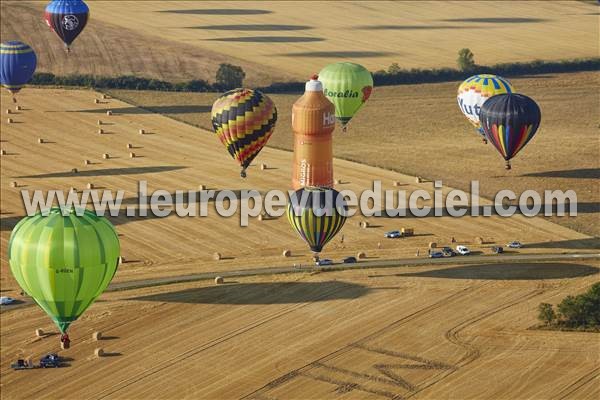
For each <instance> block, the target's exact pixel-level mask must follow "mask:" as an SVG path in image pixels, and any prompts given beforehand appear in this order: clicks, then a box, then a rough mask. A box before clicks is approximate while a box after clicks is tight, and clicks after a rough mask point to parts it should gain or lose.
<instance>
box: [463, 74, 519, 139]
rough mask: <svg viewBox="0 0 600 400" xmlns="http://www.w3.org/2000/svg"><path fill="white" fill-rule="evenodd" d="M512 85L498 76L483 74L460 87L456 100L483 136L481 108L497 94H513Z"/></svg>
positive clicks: (470, 78)
mask: <svg viewBox="0 0 600 400" xmlns="http://www.w3.org/2000/svg"><path fill="white" fill-rule="evenodd" d="M513 92H514V88H513V86H512V84H511V83H510V82H509V81H508V80H507V79H505V78H502V77H501V76H497V75H490V74H481V75H473V76H471V77H469V78H467V79H466V80H465V81H464V82H463V83H461V84H460V86H459V87H458V94H457V95H456V100H457V101H458V107H460V111H461V112H462V113H463V114H464V116H465V117H467V119H468V120H469V122H470V123H471V124H473V126H474V127H475V128H476V129H477V131H478V133H479V134H481V135H483V134H484V133H483V130H482V129H481V125H480V123H479V113H480V111H481V106H483V103H485V101H486V100H487V99H489V98H490V97H492V96H495V95H497V94H504V93H513Z"/></svg>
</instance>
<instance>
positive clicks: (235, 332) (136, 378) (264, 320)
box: [95, 288, 347, 399]
mask: <svg viewBox="0 0 600 400" xmlns="http://www.w3.org/2000/svg"><path fill="white" fill-rule="evenodd" d="M341 290H347V289H345V288H338V289H333V290H329V291H324V292H323V293H322V294H321V295H320V296H319V297H317V298H316V299H315V300H319V299H321V298H325V297H327V296H330V295H332V294H335V293H336V292H339V291H341ZM313 303H314V300H313V301H311V302H305V303H299V304H295V305H293V306H291V307H288V308H286V309H283V310H281V311H280V312H278V313H276V314H273V315H269V316H267V317H264V318H262V319H260V320H258V321H255V322H253V323H250V324H248V325H246V326H244V327H241V328H238V329H235V330H233V331H230V332H228V333H226V334H223V335H221V336H219V337H217V338H215V339H212V340H210V341H208V342H206V343H203V344H201V345H199V346H198V347H195V348H193V349H190V350H187V351H184V352H182V353H180V354H178V355H176V356H173V357H171V358H169V359H167V360H165V361H163V362H161V363H159V364H158V365H155V366H153V367H151V368H149V369H148V370H146V371H144V372H142V373H139V374H137V375H135V376H133V377H131V378H128V379H125V380H123V381H121V382H119V383H118V384H116V385H114V386H113V387H111V388H108V389H105V390H104V391H102V392H100V393H98V394H97V395H96V396H95V398H97V399H105V398H110V396H112V395H113V394H115V393H116V392H118V391H121V390H123V389H125V388H127V387H128V386H130V385H133V384H135V383H137V382H139V381H141V380H143V379H146V378H148V377H150V376H151V375H154V374H155V373H158V372H160V371H162V370H163V369H165V368H169V367H171V366H173V365H175V364H178V363H180V362H181V361H183V360H186V359H188V358H190V357H193V356H195V355H197V354H199V353H201V352H203V351H205V350H208V349H210V348H212V347H215V346H218V345H220V344H222V343H224V342H226V341H228V340H231V339H233V338H235V337H237V336H239V335H242V334H244V333H246V332H248V331H251V330H253V329H255V328H258V327H261V326H263V325H265V324H267V323H269V322H272V321H274V320H276V319H278V318H280V317H282V316H285V315H287V314H289V313H292V312H294V311H297V310H299V309H301V308H303V307H306V306H308V305H312V304H313ZM115 386H118V387H116V388H115Z"/></svg>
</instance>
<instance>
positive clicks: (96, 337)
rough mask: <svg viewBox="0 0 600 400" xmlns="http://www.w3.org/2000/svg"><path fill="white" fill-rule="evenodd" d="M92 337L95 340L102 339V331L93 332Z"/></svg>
mask: <svg viewBox="0 0 600 400" xmlns="http://www.w3.org/2000/svg"><path fill="white" fill-rule="evenodd" d="M92 339H94V340H95V341H98V340H102V332H94V333H92Z"/></svg>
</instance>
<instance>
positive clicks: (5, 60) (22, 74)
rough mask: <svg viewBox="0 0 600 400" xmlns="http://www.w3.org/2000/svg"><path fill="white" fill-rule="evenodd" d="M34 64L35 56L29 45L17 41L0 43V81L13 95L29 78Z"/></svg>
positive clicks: (31, 75)
mask: <svg viewBox="0 0 600 400" xmlns="http://www.w3.org/2000/svg"><path fill="white" fill-rule="evenodd" d="M36 66H37V57H36V55H35V52H34V51H33V49H32V48H31V47H30V46H29V45H27V44H25V43H23V42H19V41H10V42H4V43H2V44H1V45H0V83H2V86H4V87H5V88H7V89H8V90H9V91H10V92H11V93H12V94H13V95H14V94H16V93H17V92H19V90H21V88H22V87H23V86H24V85H25V84H27V82H29V81H30V80H31V78H32V77H33V73H34V72H35V68H36ZM13 99H14V98H13ZM15 101H16V100H15Z"/></svg>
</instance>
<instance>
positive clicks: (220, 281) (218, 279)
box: [215, 276, 225, 285]
mask: <svg viewBox="0 0 600 400" xmlns="http://www.w3.org/2000/svg"><path fill="white" fill-rule="evenodd" d="M223 283H225V279H223V277H222V276H217V277H216V278H215V285H222V284H223Z"/></svg>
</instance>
